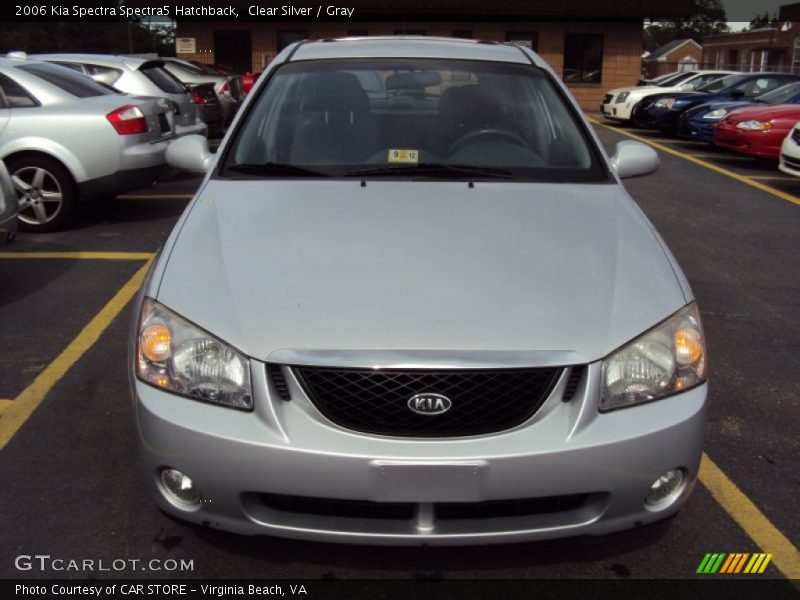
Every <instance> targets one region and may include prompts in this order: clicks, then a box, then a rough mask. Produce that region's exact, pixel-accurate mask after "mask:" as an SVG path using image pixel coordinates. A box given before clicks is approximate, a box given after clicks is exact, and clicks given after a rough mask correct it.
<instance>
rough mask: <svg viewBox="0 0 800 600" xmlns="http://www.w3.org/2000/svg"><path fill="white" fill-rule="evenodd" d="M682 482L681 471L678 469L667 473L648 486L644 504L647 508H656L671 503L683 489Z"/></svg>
mask: <svg viewBox="0 0 800 600" xmlns="http://www.w3.org/2000/svg"><path fill="white" fill-rule="evenodd" d="M683 480H684V476H683V471H681V470H680V469H672V470H670V471H667V472H666V473H664V474H663V475H662V476H661V477H659V478H658V479H656V480H655V481H654V482H653V485H651V486H650V491H649V492H648V493H647V498H646V499H645V502H646V503H647V505H648V506H658V505H660V504H666V503H667V502H671V501H672V500H674V499H675V497H677V495H678V494H679V493H680V491H681V489H682V487H683Z"/></svg>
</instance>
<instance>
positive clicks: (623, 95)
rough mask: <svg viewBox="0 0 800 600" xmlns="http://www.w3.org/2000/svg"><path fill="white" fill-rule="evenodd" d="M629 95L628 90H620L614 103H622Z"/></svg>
mask: <svg viewBox="0 0 800 600" xmlns="http://www.w3.org/2000/svg"><path fill="white" fill-rule="evenodd" d="M630 95H631V93H630V92H622V93H621V94H620V95H619V96H617V99H616V100H614V104H622V103H623V102H625V100H627V99H628V96H630Z"/></svg>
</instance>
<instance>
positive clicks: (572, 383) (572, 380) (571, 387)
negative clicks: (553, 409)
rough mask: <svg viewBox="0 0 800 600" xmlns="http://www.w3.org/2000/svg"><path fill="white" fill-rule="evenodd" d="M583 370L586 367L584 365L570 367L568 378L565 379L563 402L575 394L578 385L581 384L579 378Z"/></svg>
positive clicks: (581, 377)
mask: <svg viewBox="0 0 800 600" xmlns="http://www.w3.org/2000/svg"><path fill="white" fill-rule="evenodd" d="M585 370H586V367H585V366H584V365H578V366H577V367H572V370H571V371H570V372H569V379H567V387H566V388H565V389H564V397H563V398H562V400H563V401H564V402H569V401H570V400H572V398H573V397H574V396H575V392H577V391H578V386H579V385H580V384H581V379H583V372H584V371H585Z"/></svg>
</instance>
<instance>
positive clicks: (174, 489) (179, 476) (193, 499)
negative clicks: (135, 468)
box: [161, 469, 200, 506]
mask: <svg viewBox="0 0 800 600" xmlns="http://www.w3.org/2000/svg"><path fill="white" fill-rule="evenodd" d="M161 484H162V485H163V486H164V489H165V490H166V491H167V494H169V496H170V497H171V498H172V499H173V500H174V501H175V502H177V503H178V504H187V505H190V506H195V505H197V504H200V492H198V491H197V488H196V487H194V483H192V480H191V479H189V477H188V476H187V475H186V474H185V473H181V472H180V471H178V470H177V469H162V470H161Z"/></svg>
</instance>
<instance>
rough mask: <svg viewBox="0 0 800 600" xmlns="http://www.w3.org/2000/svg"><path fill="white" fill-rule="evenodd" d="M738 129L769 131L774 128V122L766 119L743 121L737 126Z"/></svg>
mask: <svg viewBox="0 0 800 600" xmlns="http://www.w3.org/2000/svg"><path fill="white" fill-rule="evenodd" d="M736 129H744V130H745V131H769V130H770V129H772V123H769V122H764V121H742V122H741V123H739V124H738V125H737V126H736Z"/></svg>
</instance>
